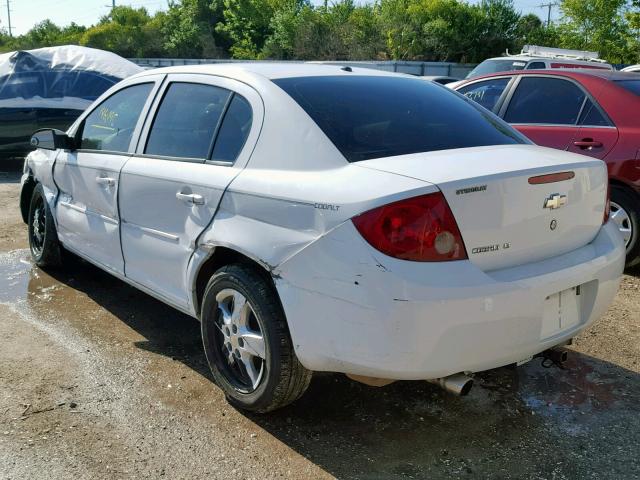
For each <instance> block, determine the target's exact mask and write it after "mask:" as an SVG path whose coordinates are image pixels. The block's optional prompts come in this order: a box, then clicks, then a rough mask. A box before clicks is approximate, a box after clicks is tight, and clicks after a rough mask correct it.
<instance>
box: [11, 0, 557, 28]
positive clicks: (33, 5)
mask: <svg viewBox="0 0 640 480" xmlns="http://www.w3.org/2000/svg"><path fill="white" fill-rule="evenodd" d="M7 1H8V2H9V3H10V6H11V26H12V30H13V34H14V35H21V34H23V33H26V32H27V31H28V30H29V29H30V28H31V27H33V26H34V25H35V24H36V23H38V22H41V21H42V20H46V19H47V18H48V19H50V20H52V21H53V22H54V23H56V24H57V25H61V26H63V25H68V24H69V23H71V22H75V23H77V24H80V25H86V26H89V25H92V24H94V23H96V22H97V21H98V19H99V18H100V17H101V16H102V15H105V14H106V13H108V12H109V9H110V8H111V5H110V4H111V2H112V1H113V0H0V27H2V28H5V29H6V28H7V5H6V2H7ZM356 1H358V0H356ZM361 1H362V0H361ZM365 1H366V0H365ZM469 1H470V2H471V3H479V2H480V1H481V0H469ZM115 2H116V4H117V5H131V6H133V7H145V8H146V9H147V10H148V11H149V12H150V13H151V14H153V13H154V12H156V11H157V10H164V9H166V8H167V0H115ZM312 2H314V3H321V2H322V0H315V1H314V0H312ZM541 3H554V2H553V0H514V4H515V7H516V9H517V10H520V11H522V13H535V14H536V15H539V16H540V17H541V18H543V19H544V20H546V17H547V9H546V8H540V7H539V5H540V4H541ZM558 15H559V13H558V8H557V7H554V8H553V9H552V15H551V18H552V19H557V18H558Z"/></svg>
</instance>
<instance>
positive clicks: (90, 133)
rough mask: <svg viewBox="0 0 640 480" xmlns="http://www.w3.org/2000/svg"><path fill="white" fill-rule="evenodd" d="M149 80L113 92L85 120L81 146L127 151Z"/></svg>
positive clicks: (148, 86) (148, 87)
mask: <svg viewBox="0 0 640 480" xmlns="http://www.w3.org/2000/svg"><path fill="white" fill-rule="evenodd" d="M152 87H153V84H152V83H144V84H142V85H134V86H132V87H127V88H124V89H122V90H120V91H119V92H117V93H114V94H113V95H111V96H110V97H109V98H107V99H106V100H105V101H104V102H102V103H101V104H100V105H99V106H98V107H97V108H96V109H95V110H93V112H91V113H90V114H89V116H88V117H87V118H85V120H84V126H83V128H82V141H81V145H80V148H86V149H92V150H109V151H112V152H126V151H127V150H128V148H129V143H130V142H131V137H132V135H133V129H134V128H135V126H136V123H137V122H138V117H139V116H140V112H141V111H142V108H143V107H144V103H145V101H146V100H147V97H148V96H149V92H151V88H152Z"/></svg>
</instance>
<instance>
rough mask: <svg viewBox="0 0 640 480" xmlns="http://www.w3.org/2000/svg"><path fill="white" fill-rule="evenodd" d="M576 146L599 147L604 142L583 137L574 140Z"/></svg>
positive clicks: (583, 147)
mask: <svg viewBox="0 0 640 480" xmlns="http://www.w3.org/2000/svg"><path fill="white" fill-rule="evenodd" d="M573 144H574V145H575V146H576V147H580V148H581V149H583V150H585V149H587V148H594V147H595V148H599V147H601V146H602V142H598V141H597V140H592V139H590V138H583V139H582V140H578V141H575V142H573Z"/></svg>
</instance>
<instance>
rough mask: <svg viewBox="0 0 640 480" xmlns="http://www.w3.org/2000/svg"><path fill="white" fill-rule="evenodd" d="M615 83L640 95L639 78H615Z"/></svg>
mask: <svg viewBox="0 0 640 480" xmlns="http://www.w3.org/2000/svg"><path fill="white" fill-rule="evenodd" d="M615 82H616V85H618V86H619V87H622V88H624V89H625V90H628V91H629V92H631V93H634V94H636V95H638V96H640V80H616V81H615Z"/></svg>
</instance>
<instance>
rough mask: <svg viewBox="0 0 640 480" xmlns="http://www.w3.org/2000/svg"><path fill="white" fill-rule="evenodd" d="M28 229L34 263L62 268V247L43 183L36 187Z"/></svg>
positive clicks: (30, 206)
mask: <svg viewBox="0 0 640 480" xmlns="http://www.w3.org/2000/svg"><path fill="white" fill-rule="evenodd" d="M28 227H29V250H30V251H31V258H32V259H33V262H34V263H35V264H36V265H38V266H39V267H42V268H47V267H59V266H61V265H62V246H61V245H60V242H59V240H58V232H57V231H56V224H55V222H54V221H53V216H52V215H51V210H50V208H49V204H48V203H47V199H46V197H45V194H44V189H43V188H42V184H41V183H38V184H37V185H36V187H35V188H34V189H33V194H32V195H31V202H30V205H29V222H28Z"/></svg>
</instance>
